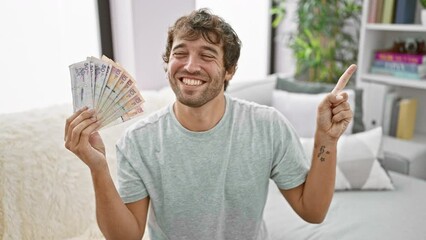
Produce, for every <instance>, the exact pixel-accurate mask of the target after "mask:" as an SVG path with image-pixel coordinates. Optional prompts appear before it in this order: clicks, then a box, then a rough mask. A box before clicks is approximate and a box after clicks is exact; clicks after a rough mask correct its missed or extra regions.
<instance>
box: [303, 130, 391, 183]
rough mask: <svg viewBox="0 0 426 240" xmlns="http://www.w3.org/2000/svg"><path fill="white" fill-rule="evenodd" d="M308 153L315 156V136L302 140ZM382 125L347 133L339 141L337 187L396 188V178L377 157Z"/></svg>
mask: <svg viewBox="0 0 426 240" xmlns="http://www.w3.org/2000/svg"><path fill="white" fill-rule="evenodd" d="M300 140H301V142H302V145H303V148H304V150H305V152H306V154H307V156H312V151H313V146H314V140H313V138H301V139H300ZM381 142H382V128H381V127H378V128H375V129H372V130H369V131H365V132H361V133H356V134H352V135H343V136H341V137H340V139H339V142H338V144H337V169H336V185H335V189H336V190H349V189H358V190H367V189H369V190H373V189H376V190H379V189H393V185H392V181H391V179H390V177H389V175H388V174H387V173H386V171H385V170H384V169H383V167H382V166H381V165H380V163H379V161H378V159H377V156H378V154H379V151H380V146H381Z"/></svg>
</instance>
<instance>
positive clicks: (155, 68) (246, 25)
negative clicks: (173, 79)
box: [111, 0, 270, 90]
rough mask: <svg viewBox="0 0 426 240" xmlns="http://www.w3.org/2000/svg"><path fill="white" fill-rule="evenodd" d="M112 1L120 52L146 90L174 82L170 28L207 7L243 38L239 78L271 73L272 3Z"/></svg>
mask: <svg viewBox="0 0 426 240" xmlns="http://www.w3.org/2000/svg"><path fill="white" fill-rule="evenodd" d="M247 3H248V2H247V1H245V0H179V1H169V0H157V1H131V2H130V1H124V3H122V1H119V0H111V9H112V10H111V12H112V21H113V36H114V37H113V41H114V55H115V59H116V61H118V62H121V63H122V64H123V65H124V66H125V67H126V69H129V72H131V73H132V72H134V74H133V76H134V77H135V78H136V80H137V81H138V86H139V88H140V89H141V90H144V89H145V90H148V89H159V88H162V87H164V86H168V82H167V80H166V78H165V73H164V70H163V61H162V58H161V55H162V54H163V52H164V50H165V44H166V37H167V29H168V27H169V26H170V25H172V24H173V23H174V22H175V21H176V19H177V18H178V17H180V16H182V15H184V14H188V13H189V12H190V11H192V10H194V9H198V8H202V7H207V8H210V9H211V10H212V12H213V13H215V14H217V15H220V16H221V17H223V18H224V19H225V20H226V21H227V22H229V23H230V24H231V26H232V27H233V28H234V29H235V31H236V32H237V34H238V35H239V37H240V39H241V40H242V42H243V47H242V50H241V57H240V61H239V65H238V70H237V73H236V75H235V76H234V80H237V79H241V80H252V79H259V78H263V77H265V76H266V75H267V74H268V71H269V57H270V56H269V52H270V50H269V49H270V44H269V42H270V41H269V39H270V14H269V9H270V1H251V2H250V4H247Z"/></svg>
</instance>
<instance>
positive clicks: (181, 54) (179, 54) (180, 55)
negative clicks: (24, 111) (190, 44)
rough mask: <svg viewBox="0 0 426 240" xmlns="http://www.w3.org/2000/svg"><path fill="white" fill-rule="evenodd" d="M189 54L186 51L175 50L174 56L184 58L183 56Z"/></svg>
mask: <svg viewBox="0 0 426 240" xmlns="http://www.w3.org/2000/svg"><path fill="white" fill-rule="evenodd" d="M186 55H187V54H186V53H185V52H174V53H173V56H174V57H175V58H182V57H185V56H186Z"/></svg>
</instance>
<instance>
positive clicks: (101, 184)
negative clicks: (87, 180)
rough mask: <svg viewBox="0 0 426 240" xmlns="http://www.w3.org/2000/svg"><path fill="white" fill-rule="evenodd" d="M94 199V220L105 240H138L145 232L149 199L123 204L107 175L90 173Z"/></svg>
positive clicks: (105, 173) (107, 173) (106, 170)
mask: <svg viewBox="0 0 426 240" xmlns="http://www.w3.org/2000/svg"><path fill="white" fill-rule="evenodd" d="M92 179H93V186H94V188H95V197H96V219H97V221H98V225H99V228H100V229H101V231H102V233H103V234H104V236H105V238H106V239H138V240H140V239H141V238H142V236H143V234H144V232H145V225H146V220H147V213H148V206H149V197H146V198H144V199H142V200H139V201H136V202H133V203H128V204H126V205H125V204H124V203H123V201H122V199H121V198H120V196H119V194H118V192H117V189H116V188H115V185H114V183H113V181H112V178H111V175H110V174H109V171H108V167H106V169H105V170H103V171H98V172H93V171H92Z"/></svg>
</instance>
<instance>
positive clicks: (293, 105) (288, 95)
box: [272, 89, 355, 138]
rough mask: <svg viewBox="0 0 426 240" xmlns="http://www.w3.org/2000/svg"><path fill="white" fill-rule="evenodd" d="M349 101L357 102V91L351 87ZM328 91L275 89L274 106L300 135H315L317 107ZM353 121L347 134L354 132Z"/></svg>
mask: <svg viewBox="0 0 426 240" xmlns="http://www.w3.org/2000/svg"><path fill="white" fill-rule="evenodd" d="M346 92H347V93H348V96H349V98H348V102H349V104H350V105H351V106H353V105H354V102H355V93H354V91H353V90H351V89H349V90H347V91H346ZM326 94H327V93H319V94H305V93H293V92H287V91H283V90H274V91H273V93H272V106H273V107H274V108H276V109H277V110H278V111H280V112H281V113H282V114H283V115H284V116H285V117H286V118H287V119H288V120H289V121H290V123H291V124H292V125H293V127H294V128H295V129H296V132H297V134H298V135H299V137H305V138H308V137H313V136H314V134H315V129H316V119H317V118H316V116H317V108H318V105H319V104H320V103H321V101H322V100H323V99H324V98H325V95H326ZM352 126H353V121H351V122H350V123H349V125H348V127H347V128H346V131H345V132H344V133H345V134H351V133H352Z"/></svg>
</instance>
